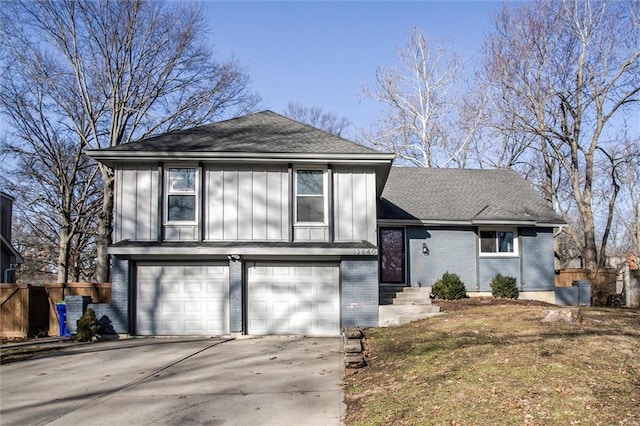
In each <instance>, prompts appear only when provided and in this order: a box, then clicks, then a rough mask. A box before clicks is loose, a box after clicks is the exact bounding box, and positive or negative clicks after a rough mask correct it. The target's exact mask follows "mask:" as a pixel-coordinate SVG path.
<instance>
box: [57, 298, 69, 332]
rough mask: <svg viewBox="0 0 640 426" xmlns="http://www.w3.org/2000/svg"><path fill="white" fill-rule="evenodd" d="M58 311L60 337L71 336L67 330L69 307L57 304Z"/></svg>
mask: <svg viewBox="0 0 640 426" xmlns="http://www.w3.org/2000/svg"><path fill="white" fill-rule="evenodd" d="M56 311H58V330H59V332H58V335H60V336H70V335H71V334H69V331H68V330H67V305H66V304H64V303H56Z"/></svg>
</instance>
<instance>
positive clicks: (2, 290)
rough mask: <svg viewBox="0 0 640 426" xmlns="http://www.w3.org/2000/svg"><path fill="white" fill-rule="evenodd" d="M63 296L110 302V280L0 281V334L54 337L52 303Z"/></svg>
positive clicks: (55, 318)
mask: <svg viewBox="0 0 640 426" xmlns="http://www.w3.org/2000/svg"><path fill="white" fill-rule="evenodd" d="M66 296H90V297H91V299H93V302H94V303H111V283H99V284H96V283H67V284H57V283H56V284H45V285H44V286H34V285H31V284H0V303H1V305H0V336H5V337H30V336H40V335H47V334H48V335H49V336H57V335H58V334H59V328H58V311H57V310H56V303H58V302H61V301H64V298H65V297H66Z"/></svg>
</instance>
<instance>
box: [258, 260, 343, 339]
mask: <svg viewBox="0 0 640 426" xmlns="http://www.w3.org/2000/svg"><path fill="white" fill-rule="evenodd" d="M339 277H340V273H339V268H338V265H336V264H324V263H316V264H314V263H295V264H287V263H250V264H249V265H248V266H247V281H248V294H249V297H248V301H249V303H248V305H249V306H248V313H247V317H248V330H247V331H248V333H249V334H258V335H261V334H301V335H308V336H335V335H339V334H340V279H339Z"/></svg>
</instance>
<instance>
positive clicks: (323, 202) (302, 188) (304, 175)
mask: <svg viewBox="0 0 640 426" xmlns="http://www.w3.org/2000/svg"><path fill="white" fill-rule="evenodd" d="M326 175H327V174H326V171H325V170H323V169H299V170H296V179H295V191H296V223H322V224H326V218H327V194H326V190H327V183H326Z"/></svg>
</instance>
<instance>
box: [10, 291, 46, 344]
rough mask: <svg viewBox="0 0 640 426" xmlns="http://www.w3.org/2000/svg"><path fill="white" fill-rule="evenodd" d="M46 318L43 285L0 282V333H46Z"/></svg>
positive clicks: (16, 334) (32, 334) (15, 334)
mask: <svg viewBox="0 0 640 426" xmlns="http://www.w3.org/2000/svg"><path fill="white" fill-rule="evenodd" d="M48 319H49V311H48V302H47V293H46V290H45V289H44V288H43V287H37V286H33V285H31V284H0V335H2V336H5V337H27V336H39V335H46V333H47V328H48Z"/></svg>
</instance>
